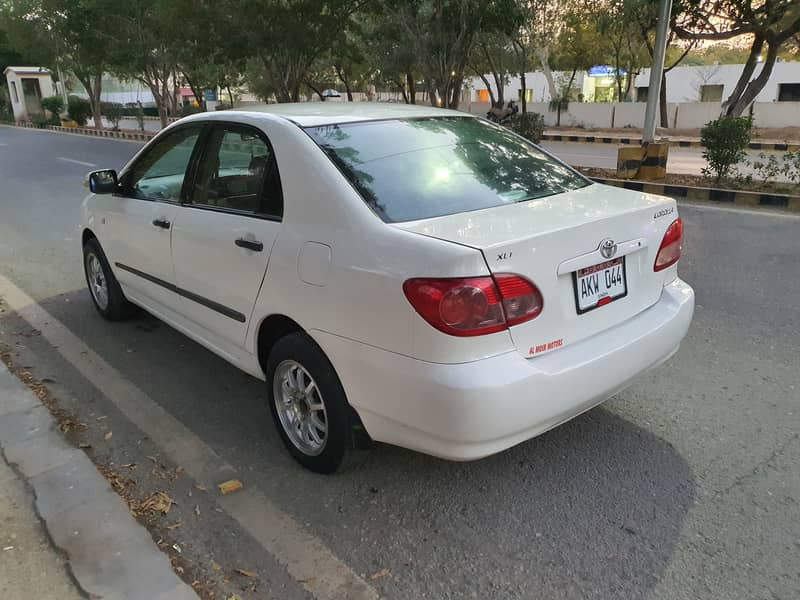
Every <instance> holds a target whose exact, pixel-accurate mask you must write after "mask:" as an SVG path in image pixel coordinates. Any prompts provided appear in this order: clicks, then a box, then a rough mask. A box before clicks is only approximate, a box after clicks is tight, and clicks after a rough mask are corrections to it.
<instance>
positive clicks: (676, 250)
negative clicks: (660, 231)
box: [653, 219, 683, 271]
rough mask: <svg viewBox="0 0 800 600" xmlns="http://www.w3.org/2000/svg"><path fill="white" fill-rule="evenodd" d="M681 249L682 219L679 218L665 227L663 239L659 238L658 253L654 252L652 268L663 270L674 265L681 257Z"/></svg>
mask: <svg viewBox="0 0 800 600" xmlns="http://www.w3.org/2000/svg"><path fill="white" fill-rule="evenodd" d="M682 249H683V221H682V220H681V219H675V220H674V221H673V222H672V224H671V225H670V226H669V227H667V232H666V233H665V234H664V239H663V240H661V246H659V248H658V254H656V262H655V263H653V270H654V271H663V270H664V269H666V268H667V267H671V266H672V265H674V264H675V263H676V262H678V259H679V258H680V257H681V250H682Z"/></svg>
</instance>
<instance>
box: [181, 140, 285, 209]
mask: <svg viewBox="0 0 800 600" xmlns="http://www.w3.org/2000/svg"><path fill="white" fill-rule="evenodd" d="M191 203H192V204H195V205H198V206H212V207H215V208H222V209H228V210H235V211H241V212H248V213H253V214H258V215H265V216H269V217H277V218H280V217H281V216H282V215H283V197H282V194H281V187H280V179H279V177H278V169H277V163H276V162H275V157H274V156H273V153H272V148H271V147H270V145H269V144H268V143H267V141H266V138H264V136H263V135H261V134H259V133H258V132H256V131H255V130H251V129H249V128H246V127H238V126H235V125H229V126H224V125H223V126H219V127H216V128H215V129H214V130H213V132H212V133H211V135H210V136H209V140H208V143H207V145H206V151H205V153H204V154H203V159H202V160H201V162H200V165H199V167H198V169H197V177H196V178H195V185H194V190H192V194H191Z"/></svg>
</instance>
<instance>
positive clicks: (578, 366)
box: [313, 279, 694, 460]
mask: <svg viewBox="0 0 800 600" xmlns="http://www.w3.org/2000/svg"><path fill="white" fill-rule="evenodd" d="M693 313H694V292H693V291H692V288H691V287H689V285H687V284H686V283H685V282H683V281H681V280H680V279H676V280H675V281H674V282H672V283H671V284H669V285H667V286H665V287H664V290H663V293H662V295H661V299H660V300H659V301H658V302H657V303H656V304H655V305H653V306H651V307H650V308H648V309H647V310H645V311H643V312H641V313H640V314H638V315H636V316H635V317H633V318H632V319H629V320H628V321H626V322H624V323H622V324H620V325H617V326H616V327H614V328H612V329H609V330H606V331H604V332H603V333H601V334H598V335H596V336H594V337H591V338H589V339H586V340H582V341H580V342H578V343H575V344H573V345H569V346H566V347H565V348H563V349H560V350H558V351H556V352H551V353H549V354H545V355H543V356H540V357H537V358H533V359H529V358H524V357H523V356H521V355H520V354H519V353H518V352H516V351H514V352H509V353H506V354H502V355H499V356H494V357H491V358H487V359H484V360H479V361H475V362H470V363H463V364H437V363H429V362H424V361H419V360H415V359H413V358H409V357H407V356H401V355H398V354H394V353H391V352H386V351H384V350H380V349H377V348H374V347H371V346H366V345H364V344H361V343H359V342H354V341H352V340H347V339H345V338H341V337H338V336H334V335H331V334H327V333H323V332H318V331H317V332H313V335H314V337H315V338H316V339H317V341H318V342H319V343H320V345H321V346H322V348H323V349H324V350H325V352H326V353H327V354H328V356H329V357H330V359H331V362H332V363H333V365H334V366H335V368H336V370H337V372H338V374H339V377H340V379H341V380H342V384H343V385H344V389H345V391H346V392H347V396H348V399H349V401H350V403H351V404H352V405H353V406H354V407H355V409H356V410H357V412H358V413H359V415H360V417H361V419H362V421H363V423H364V426H365V427H366V429H367V431H368V432H369V434H370V435H371V436H372V438H373V439H375V440H378V441H381V442H386V443H390V444H395V445H398V446H403V447H406V448H411V449H414V450H418V451H421V452H425V453H427V454H432V455H434V456H439V457H441V458H446V459H451V460H471V459H477V458H482V457H484V456H488V455H490V454H494V453H496V452H499V451H501V450H505V449H506V448H509V447H511V446H513V445H515V444H518V443H520V442H523V441H525V440H527V439H530V438H532V437H535V436H537V435H539V434H541V433H543V432H545V431H547V430H548V429H551V428H553V427H555V426H557V425H559V424H561V423H563V422H564V421H567V420H569V419H571V418H573V417H575V416H577V415H579V414H580V413H582V412H584V411H586V410H588V409H589V408H591V407H593V406H595V405H597V404H599V403H600V402H602V401H604V400H606V399H607V398H609V397H610V396H612V395H613V394H615V393H616V392H618V391H620V390H621V389H623V388H624V387H626V386H627V385H628V384H629V383H630V382H631V381H632V380H633V379H634V378H635V377H637V376H638V375H640V374H641V373H642V372H643V371H645V370H647V369H649V368H652V367H654V366H656V365H658V364H660V363H662V362H663V361H665V360H667V359H668V358H669V357H670V356H671V355H672V354H673V353H675V351H677V349H678V346H679V344H680V342H681V340H682V339H683V337H684V336H685V335H686V332H687V330H688V328H689V324H690V322H691V320H692V315H693Z"/></svg>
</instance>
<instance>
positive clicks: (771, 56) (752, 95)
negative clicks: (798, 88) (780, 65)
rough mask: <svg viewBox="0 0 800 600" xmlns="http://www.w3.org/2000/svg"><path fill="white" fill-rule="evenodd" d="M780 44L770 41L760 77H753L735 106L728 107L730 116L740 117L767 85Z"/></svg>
mask: <svg viewBox="0 0 800 600" xmlns="http://www.w3.org/2000/svg"><path fill="white" fill-rule="evenodd" d="M778 49H779V45H778V44H774V43H770V44H769V48H768V49H767V57H766V58H765V59H764V64H763V66H762V67H761V72H760V73H759V74H758V77H756V78H755V79H753V80H752V81H751V82H750V83H748V84H747V87H746V88H745V90H744V93H743V94H742V95H741V96H740V97H739V99H738V100H737V101H736V103H735V104H733V106H729V107H728V116H731V117H739V116H741V114H742V113H743V112H744V109H746V108H747V107H748V106H750V103H751V102H753V100H755V99H756V96H758V94H759V92H761V90H763V89H764V86H765V85H767V82H768V81H769V77H770V75H772V68H773V67H774V66H775V60H776V59H777V58H778Z"/></svg>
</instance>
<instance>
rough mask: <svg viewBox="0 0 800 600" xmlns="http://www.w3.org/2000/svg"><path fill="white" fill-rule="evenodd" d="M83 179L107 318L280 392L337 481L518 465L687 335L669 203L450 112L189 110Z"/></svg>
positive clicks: (322, 468)
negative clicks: (370, 460) (491, 463)
mask: <svg viewBox="0 0 800 600" xmlns="http://www.w3.org/2000/svg"><path fill="white" fill-rule="evenodd" d="M88 179H89V185H90V188H91V191H92V192H93V193H92V194H91V195H89V196H88V197H87V198H86V200H85V202H84V205H83V217H82V226H81V228H82V236H81V240H82V244H83V257H84V266H85V270H86V278H87V283H88V285H89V289H90V291H91V295H92V299H93V301H94V304H95V306H96V307H97V310H98V311H99V312H100V314H101V315H102V316H103V317H105V318H107V319H109V320H118V319H122V318H125V317H127V316H129V315H130V314H131V313H132V308H133V306H134V305H136V306H139V307H142V308H144V309H145V310H147V311H148V312H150V313H152V314H154V315H155V316H157V317H158V318H160V319H162V320H164V321H165V322H167V323H169V324H170V325H171V326H173V327H174V328H176V329H178V330H179V331H182V332H183V333H185V334H186V335H187V336H189V337H191V338H192V339H194V340H196V341H197V342H199V343H200V344H202V345H204V346H205V347H207V348H208V349H210V350H211V351H213V352H215V353H217V354H218V355H220V356H221V357H223V358H224V359H225V360H227V361H229V362H231V363H232V364H234V365H236V366H238V367H239V368H241V369H242V370H244V371H245V372H247V373H249V374H251V375H253V376H254V377H257V378H259V379H262V380H264V381H265V382H266V390H267V396H268V405H269V409H270V411H271V413H272V417H273V419H274V422H275V425H276V427H277V430H278V432H279V434H280V436H281V438H282V439H283V442H284V444H285V445H286V447H287V448H288V450H289V452H291V454H292V455H293V456H294V457H295V458H296V459H297V460H298V461H299V462H300V463H301V464H303V465H305V466H306V467H308V468H309V469H312V470H314V471H318V472H324V473H328V472H332V471H335V470H336V469H338V468H340V467H341V466H342V465H344V464H347V463H348V461H349V460H350V459H351V458H352V457H353V456H355V455H356V454H358V451H359V450H361V449H364V448H366V447H367V446H368V445H369V443H370V442H371V441H373V440H374V441H380V442H386V443H390V444H397V445H400V446H404V447H407V448H412V449H414V450H418V451H420V452H425V453H428V454H432V455H435V456H439V457H442V458H446V459H451V460H471V459H478V458H481V457H484V456H487V455H490V454H493V453H496V452H500V451H502V450H504V449H506V448H508V447H510V446H513V445H515V444H518V443H520V442H523V441H525V440H528V439H530V438H532V437H534V436H536V435H539V434H541V433H542V432H544V431H547V430H548V429H550V428H552V427H555V426H557V425H558V424H560V423H563V422H564V421H567V420H568V419H571V418H573V417H575V416H576V415H578V414H580V413H582V412H584V411H586V410H588V409H590V408H591V407H593V406H595V405H596V404H598V403H600V402H602V401H603V400H605V399H607V398H608V397H609V396H611V395H612V394H614V393H616V392H617V391H619V390H621V389H622V388H624V387H625V386H626V385H628V384H629V383H630V382H631V381H632V380H633V379H634V378H636V377H637V376H638V375H640V374H641V373H642V372H643V371H645V370H647V369H649V368H652V367H654V366H656V365H658V364H660V363H662V362H663V361H665V360H666V359H667V358H669V357H670V356H671V355H672V354H673V353H674V352H675V351H676V350H677V349H678V346H679V344H680V342H681V340H682V338H683V337H684V335H685V334H686V331H687V329H688V327H689V324H690V321H691V319H692V313H693V308H694V294H693V291H692V289H691V287H689V285H687V284H686V283H685V282H683V281H682V280H681V279H680V278H679V277H678V272H677V264H678V261H679V258H680V254H681V247H682V240H683V224H682V221H681V220H680V218H679V217H678V212H677V208H676V204H675V201H674V200H672V199H669V198H664V197H660V196H655V195H652V194H645V193H641V192H635V191H629V190H623V189H618V188H612V187H607V186H604V185H600V184H596V183H592V182H591V181H589V180H588V179H586V178H584V177H583V176H582V175H580V174H579V173H577V172H576V171H574V170H573V169H571V168H570V167H568V166H567V165H565V164H564V163H562V162H560V161H559V160H557V159H555V158H554V157H552V156H551V155H549V154H547V153H545V152H544V151H542V150H541V149H540V148H538V147H537V146H535V145H533V144H531V143H529V142H527V141H526V140H525V139H523V138H521V137H519V136H517V135H515V134H514V133H512V132H511V131H509V130H508V129H506V128H503V127H500V126H498V125H495V124H492V123H489V122H487V121H485V120H483V119H479V118H476V117H473V116H470V115H466V114H463V113H459V112H455V111H448V110H441V109H437V108H430V107H419V106H407V105H398V104H374V103H355V104H354V103H336V104H330V105H329V104H327V103H302V104H284V105H271V106H265V107H258V108H251V107H248V108H247V109H246V110H230V111H225V112H217V113H203V114H198V115H192V116H190V117H187V118H185V119H182V120H180V121H178V122H177V123H175V124H173V125H171V126H170V127H168V128H167V129H165V130H164V131H162V132H161V133H160V134H159V135H158V136H157V137H156V138H155V139H153V140H152V141H151V142H150V143H148V144H147V145H146V146H145V147H144V148H143V149H142V150H141V151H140V152H139V153H138V154H137V155H136V156H135V157H134V158H133V159H132V160H131V161H130V163H129V164H128V165H127V166H125V168H124V169H123V170H122V171H121V173H120V174H119V176H117V174H116V173H115V172H114V171H97V172H94V173H91V174H90V175H89V178H88Z"/></svg>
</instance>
